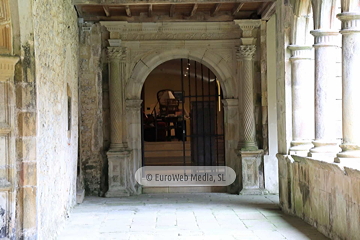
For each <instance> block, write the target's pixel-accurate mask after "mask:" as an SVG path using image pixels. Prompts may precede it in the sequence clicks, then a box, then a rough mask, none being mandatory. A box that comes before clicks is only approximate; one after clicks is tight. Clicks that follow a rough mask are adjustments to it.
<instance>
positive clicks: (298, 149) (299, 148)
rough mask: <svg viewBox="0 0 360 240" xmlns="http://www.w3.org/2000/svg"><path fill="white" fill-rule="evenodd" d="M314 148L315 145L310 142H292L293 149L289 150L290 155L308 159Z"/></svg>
mask: <svg viewBox="0 0 360 240" xmlns="http://www.w3.org/2000/svg"><path fill="white" fill-rule="evenodd" d="M313 147H314V145H312V143H311V141H310V140H303V141H292V142H291V147H290V149H289V155H298V156H302V157H306V156H307V155H308V153H309V150H310V149H311V148H313Z"/></svg>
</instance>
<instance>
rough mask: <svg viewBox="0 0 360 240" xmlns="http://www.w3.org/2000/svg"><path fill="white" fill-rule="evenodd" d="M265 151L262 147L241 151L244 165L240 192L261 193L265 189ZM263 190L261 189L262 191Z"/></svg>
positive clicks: (240, 154)
mask: <svg viewBox="0 0 360 240" xmlns="http://www.w3.org/2000/svg"><path fill="white" fill-rule="evenodd" d="M263 154H264V151H263V150H262V149H259V150H256V151H243V150H241V151H239V156H240V158H241V165H242V170H241V173H242V187H243V189H242V190H241V192H240V194H244V195H245V194H248V195H250V194H254V195H259V194H260V192H262V191H265V189H264V185H265V184H264V182H263V181H262V180H263V179H264V176H263V174H264V171H263V170H261V168H262V161H263V157H262V156H263ZM260 190H261V191H260Z"/></svg>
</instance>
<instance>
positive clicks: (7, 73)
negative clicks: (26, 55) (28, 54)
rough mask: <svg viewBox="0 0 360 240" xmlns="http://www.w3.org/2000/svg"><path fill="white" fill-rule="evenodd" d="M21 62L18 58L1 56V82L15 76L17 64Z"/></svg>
mask: <svg viewBox="0 0 360 240" xmlns="http://www.w3.org/2000/svg"><path fill="white" fill-rule="evenodd" d="M18 61H19V58H18V57H2V56H0V81H5V80H7V79H9V78H11V77H13V76H14V74H15V64H16V63H17V62H18Z"/></svg>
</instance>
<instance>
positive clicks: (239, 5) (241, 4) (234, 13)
mask: <svg viewBox="0 0 360 240" xmlns="http://www.w3.org/2000/svg"><path fill="white" fill-rule="evenodd" d="M243 6H244V3H239V4H238V5H237V6H236V8H235V9H234V11H233V12H232V15H233V16H234V15H236V14H237V13H238V12H239V11H240V9H241V8H242V7H243Z"/></svg>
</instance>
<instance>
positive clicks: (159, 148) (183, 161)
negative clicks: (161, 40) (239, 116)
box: [141, 59, 225, 166]
mask: <svg viewBox="0 0 360 240" xmlns="http://www.w3.org/2000/svg"><path fill="white" fill-rule="evenodd" d="M141 95H142V100H143V105H142V108H141V116H142V118H141V119H142V165H143V166H183V165H185V166H191V165H194V166H218V165H225V145H224V144H225V142H224V110H223V106H222V103H221V99H222V91H221V87H220V84H219V81H218V80H217V78H216V76H215V74H214V73H213V72H212V71H211V70H210V69H208V68H207V67H206V66H204V65H202V64H201V63H199V62H196V61H193V60H190V59H174V60H170V61H167V62H165V63H163V64H160V65H159V66H158V67H156V68H155V69H154V70H153V71H152V72H151V73H150V74H149V75H148V77H147V79H146V81H145V83H144V85H143V89H142V94H141Z"/></svg>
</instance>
